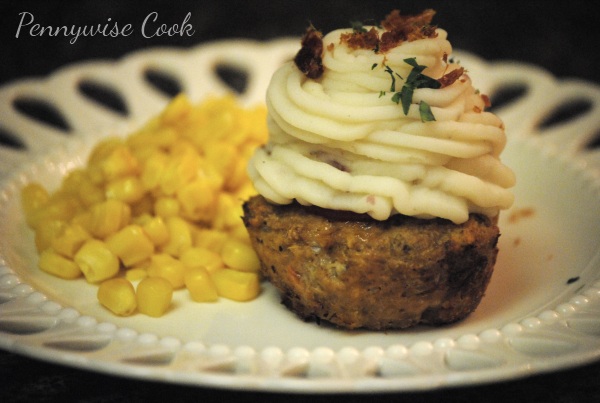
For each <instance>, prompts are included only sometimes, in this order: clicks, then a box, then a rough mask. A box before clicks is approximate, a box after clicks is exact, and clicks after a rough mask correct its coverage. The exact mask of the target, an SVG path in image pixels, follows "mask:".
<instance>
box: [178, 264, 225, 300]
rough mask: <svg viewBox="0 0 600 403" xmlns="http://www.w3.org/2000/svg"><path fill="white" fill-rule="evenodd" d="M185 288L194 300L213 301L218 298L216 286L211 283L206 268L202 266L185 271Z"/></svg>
mask: <svg viewBox="0 0 600 403" xmlns="http://www.w3.org/2000/svg"><path fill="white" fill-rule="evenodd" d="M184 281H185V288H187V290H188V292H189V293H190V297H191V298H192V300H194V301H196V302H213V301H216V300H218V299H219V294H218V293H217V287H216V286H215V284H214V283H213V281H212V279H211V277H210V274H209V273H208V270H206V269H205V268H204V267H200V266H199V267H194V268H193V269H188V270H186V272H185V277H184Z"/></svg>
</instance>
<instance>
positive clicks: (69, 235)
mask: <svg viewBox="0 0 600 403" xmlns="http://www.w3.org/2000/svg"><path fill="white" fill-rule="evenodd" d="M91 237H92V236H91V235H90V234H89V232H87V231H86V230H85V229H84V228H83V227H82V226H81V225H78V224H67V225H65V226H63V227H62V228H61V229H60V231H59V232H57V233H56V234H55V236H54V237H53V239H52V240H51V241H50V244H51V246H52V249H54V250H55V251H56V252H57V253H60V254H61V255H63V256H65V257H68V258H73V256H75V253H76V252H77V251H78V250H79V248H81V245H83V244H84V243H85V242H86V241H87V240H88V239H90V238H91Z"/></svg>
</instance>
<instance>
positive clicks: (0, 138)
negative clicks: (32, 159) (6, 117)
mask: <svg viewBox="0 0 600 403" xmlns="http://www.w3.org/2000/svg"><path fill="white" fill-rule="evenodd" d="M0 146H3V147H9V148H13V149H16V150H24V149H25V148H27V147H25V144H24V143H23V142H22V141H21V140H20V139H19V138H18V137H17V136H16V135H14V134H12V133H11V132H9V131H8V130H6V129H4V128H3V127H1V126H0Z"/></svg>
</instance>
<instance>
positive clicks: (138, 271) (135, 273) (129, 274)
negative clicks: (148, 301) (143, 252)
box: [125, 267, 148, 282]
mask: <svg viewBox="0 0 600 403" xmlns="http://www.w3.org/2000/svg"><path fill="white" fill-rule="evenodd" d="M146 277H148V272H147V271H146V269H143V268H141V267H134V268H132V269H129V270H127V271H126V272H125V278H126V279H127V280H128V281H131V282H135V281H140V280H143V279H145V278H146Z"/></svg>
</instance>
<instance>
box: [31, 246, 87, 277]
mask: <svg viewBox="0 0 600 403" xmlns="http://www.w3.org/2000/svg"><path fill="white" fill-rule="evenodd" d="M38 267H39V268H40V269H41V270H42V271H45V272H46V273H49V274H52V275H54V276H57V277H60V278H64V279H69V280H70V279H74V278H78V277H80V276H81V270H79V266H77V264H76V263H75V262H74V261H73V260H71V259H69V258H66V257H64V256H62V255H60V254H59V253H57V252H56V251H55V250H53V249H52V248H48V249H45V250H44V251H42V252H41V253H40V259H39V261H38Z"/></svg>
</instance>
